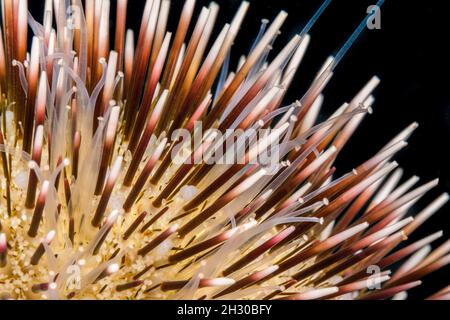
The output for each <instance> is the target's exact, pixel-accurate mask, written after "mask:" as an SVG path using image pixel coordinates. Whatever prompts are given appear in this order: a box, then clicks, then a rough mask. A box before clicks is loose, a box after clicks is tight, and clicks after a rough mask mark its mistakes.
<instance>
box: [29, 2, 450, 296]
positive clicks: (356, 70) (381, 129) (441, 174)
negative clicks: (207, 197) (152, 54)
mask: <svg viewBox="0 0 450 320" xmlns="http://www.w3.org/2000/svg"><path fill="white" fill-rule="evenodd" d="M43 2H44V1H43V0H39V1H30V10H31V12H32V13H33V15H34V16H35V17H36V18H39V21H41V12H42V6H43ZM183 2H184V1H182V0H172V5H171V14H170V15H169V30H170V31H173V32H174V31H175V30H176V25H177V21H178V18H179V13H180V11H181V7H182V4H183ZM209 2H210V1H209V0H197V6H196V8H197V11H196V12H197V14H198V12H199V9H200V8H201V6H202V5H207V4H208V3H209ZM240 2H241V1H240V0H216V3H218V4H219V5H220V12H219V17H218V21H217V23H216V29H215V32H216V34H217V31H218V30H219V29H220V28H221V27H222V26H223V24H224V23H226V22H229V21H230V20H231V19H232V17H233V14H234V13H235V12H236V10H237V8H238V6H239V5H240ZM446 2H447V1H438V0H435V1H426V2H425V1H422V2H420V4H416V2H411V1H399V0H387V1H386V2H385V4H384V5H383V7H382V8H381V30H365V31H364V33H363V34H362V35H361V37H360V38H359V39H358V41H357V42H356V43H355V45H354V46H353V47H352V49H351V50H350V51H349V53H348V54H347V55H346V56H345V58H344V59H343V60H342V62H341V64H340V65H339V66H338V68H337V70H336V72H335V75H334V77H333V79H332V81H331V82H330V83H329V85H328V86H327V88H326V90H325V92H324V93H325V103H324V107H323V113H322V118H325V117H327V116H328V115H329V114H331V112H332V111H334V109H335V108H337V107H338V106H339V105H341V104H342V103H343V102H345V101H349V100H350V99H351V98H352V97H353V95H354V94H356V92H357V91H358V90H359V89H360V88H361V87H362V86H363V85H364V84H365V83H366V81H367V80H369V79H370V78H371V77H372V76H373V75H377V76H379V77H380V78H381V84H380V86H379V87H378V88H377V90H376V92H375V97H376V102H375V105H374V107H373V109H374V114H372V115H370V116H369V117H367V118H366V119H365V120H364V122H363V123H362V125H361V126H360V128H359V129H358V130H357V132H356V133H355V135H354V136H353V138H352V139H351V141H350V143H349V144H348V145H347V146H346V148H345V149H344V150H343V152H342V153H341V155H340V159H339V161H338V162H337V165H338V170H339V173H345V172H347V171H348V170H351V169H352V168H353V167H356V166H357V165H358V164H360V163H361V162H363V161H364V160H366V159H368V158H369V157H370V156H371V155H372V154H373V153H374V152H376V151H378V150H379V149H380V148H381V147H382V146H383V145H384V144H385V143H386V142H387V141H388V140H389V139H390V138H392V137H393V136H394V135H395V134H397V133H398V132H399V131H401V130H402V129H403V128H405V127H406V126H407V125H409V124H410V123H411V122H413V121H417V122H419V125H420V126H419V128H418V129H417V130H416V132H415V133H414V135H413V136H412V137H411V138H410V140H409V142H410V144H409V146H408V147H407V148H406V150H404V151H402V152H401V153H400V154H399V155H398V156H397V158H396V160H397V161H398V162H399V163H400V166H401V167H402V168H404V170H405V175H404V179H406V178H409V177H410V176H411V175H413V174H416V175H418V176H419V177H420V178H421V182H426V181H429V180H431V179H434V178H436V177H438V178H440V183H439V187H438V188H436V189H435V190H432V191H431V192H430V193H429V194H427V195H426V196H425V197H423V199H422V200H421V201H419V202H418V204H417V208H416V210H419V208H421V207H423V206H425V205H426V204H427V203H428V202H429V201H432V200H433V199H434V198H435V197H437V196H438V195H439V194H440V193H442V192H444V191H445V192H448V191H450V170H449V167H448V165H449V156H448V152H447V150H448V148H449V147H450V144H449V141H450V140H449V138H450V118H449V115H450V92H449V81H448V77H449V75H450V63H449V59H450V50H449V49H448V48H447V43H448V42H449V41H450V37H449V35H450V32H449V31H450V28H449V24H450V22H449V19H448V13H447V12H449V11H448V8H447V7H446V5H445V3H446ZM111 4H112V5H111V8H112V10H113V13H112V14H111V22H112V23H113V20H114V17H115V14H114V10H115V1H114V0H112V1H111ZM320 4H321V1H320V0H250V9H249V11H248V13H247V16H246V19H245V21H244V24H243V26H242V30H241V31H240V34H239V35H238V37H237V39H236V42H235V45H234V46H233V48H232V55H233V59H232V61H233V64H232V67H233V68H234V67H235V66H236V61H237V59H238V58H239V56H240V55H241V54H246V53H247V52H248V50H249V48H250V45H251V43H252V41H253V39H254V37H255V35H256V33H257V32H258V29H259V25H260V20H261V19H262V18H268V19H271V20H272V19H273V18H274V17H275V16H276V14H277V13H278V12H279V11H280V10H282V9H283V10H286V11H287V12H288V13H289V16H288V19H287V21H286V22H285V24H284V25H283V27H282V30H281V31H282V34H281V35H280V36H279V37H278V38H277V41H276V43H275V46H274V50H273V52H277V51H278V50H279V49H280V48H281V47H282V45H284V44H285V43H287V41H288V40H289V39H290V37H292V36H293V35H294V34H295V33H297V32H299V31H300V30H301V28H302V27H303V25H304V24H305V23H306V22H307V21H308V19H309V18H310V17H311V16H312V14H313V13H314V11H315V10H316V9H317V8H318V7H319V6H320ZM372 4H375V1H374V0H334V1H333V2H332V3H331V5H330V6H329V8H328V9H327V10H326V11H325V12H324V14H323V15H322V17H321V18H320V19H319V20H318V22H317V23H316V25H315V26H314V27H313V29H312V30H311V32H310V34H311V37H312V38H311V42H310V45H309V48H308V51H307V54H306V56H305V58H304V60H303V62H302V65H301V67H300V68H299V71H298V73H297V75H296V77H295V81H294V83H293V84H292V86H291V88H290V91H289V94H288V96H287V99H286V101H285V102H286V104H287V103H290V102H292V101H294V100H295V99H299V98H301V96H302V95H303V93H304V92H305V90H306V89H307V87H308V85H309V84H310V81H311V80H312V77H313V76H314V75H315V73H316V72H317V71H318V69H319V68H320V66H321V65H322V63H323V62H324V61H325V59H326V58H327V57H328V56H329V55H330V54H333V53H335V52H336V50H337V49H339V47H340V46H341V45H342V44H343V42H344V41H345V40H346V38H347V37H348V36H349V35H350V34H351V32H352V31H353V30H354V28H355V27H356V26H357V25H358V24H359V22H360V21H361V20H362V19H363V18H364V16H365V15H366V9H367V7H368V6H369V5H372ZM143 7H144V0H129V8H128V26H129V27H130V28H133V29H134V30H138V27H139V24H140V18H141V15H142V12H143ZM194 21H195V20H194ZM272 56H273V54H272ZM449 207H450V206H449V205H447V206H446V207H444V208H443V209H441V210H440V211H439V212H438V213H437V214H435V216H434V217H433V218H432V219H430V220H429V221H427V222H426V223H425V224H424V225H423V226H422V228H421V229H420V230H418V231H417V232H415V233H414V234H413V235H412V236H411V241H413V240H415V239H418V238H420V237H423V236H425V235H427V234H429V233H431V232H435V231H437V230H441V229H442V230H444V232H445V234H446V235H445V236H444V237H443V238H447V237H448V236H449V234H450V218H449V216H450V212H449ZM443 241H444V240H443V239H441V240H438V241H436V244H440V243H442V242H443ZM449 272H450V267H447V268H444V269H442V270H440V271H438V272H435V273H434V274H432V275H430V276H427V277H425V278H424V279H423V280H424V283H423V285H422V286H421V287H419V288H418V289H414V290H412V291H410V297H411V298H424V297H426V296H428V295H430V294H431V293H433V292H434V291H436V290H438V289H440V288H442V287H444V286H446V285H447V284H448V283H449V282H450V281H449V280H450V277H449Z"/></svg>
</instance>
